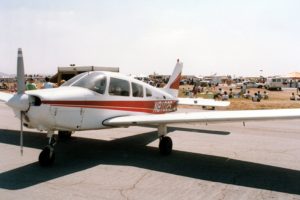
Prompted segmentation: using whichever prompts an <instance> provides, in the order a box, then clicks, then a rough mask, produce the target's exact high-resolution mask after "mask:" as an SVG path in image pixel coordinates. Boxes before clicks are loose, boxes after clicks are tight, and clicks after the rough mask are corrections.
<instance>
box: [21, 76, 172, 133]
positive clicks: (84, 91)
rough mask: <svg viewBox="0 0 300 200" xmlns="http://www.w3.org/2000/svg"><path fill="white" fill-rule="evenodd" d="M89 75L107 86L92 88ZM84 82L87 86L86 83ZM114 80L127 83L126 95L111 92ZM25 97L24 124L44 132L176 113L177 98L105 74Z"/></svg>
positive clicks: (86, 77) (146, 85)
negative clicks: (132, 117)
mask: <svg viewBox="0 0 300 200" xmlns="http://www.w3.org/2000/svg"><path fill="white" fill-rule="evenodd" d="M93 73H98V75H97V74H93ZM92 75H93V76H95V77H97V76H98V77H100V76H101V77H102V80H103V79H105V81H106V83H105V85H103V84H102V86H103V88H102V90H101V93H99V92H97V90H96V89H94V87H93V86H91V83H92V85H93V80H91V78H92ZM88 76H91V78H88ZM103 77H104V78H103ZM84 79H86V81H88V82H89V83H88V84H87V83H85V82H84V81H85V80H84ZM112 79H114V80H112ZM115 80H122V81H126V82H122V84H124V83H125V85H127V82H128V90H129V91H128V93H125V95H124V94H123V95H120V94H119V93H113V91H112V90H113V86H114V85H113V86H112V84H113V81H115ZM80 81H81V82H83V83H81V82H80ZM71 82H72V81H71ZM96 82H97V80H96V79H95V83H96ZM115 82H116V81H115ZM67 83H68V82H67ZM76 84H79V86H76ZM80 84H82V85H83V86H84V87H83V86H80ZM136 85H138V87H139V88H140V94H139V96H137V95H136V94H137V93H134V92H135V91H136V90H137V89H135V88H136ZM85 86H86V87H87V88H85ZM122 87H123V86H122ZM91 88H92V89H91ZM95 88H97V87H95ZM93 90H94V91H93ZM26 94H28V95H29V96H30V99H31V104H30V107H29V109H28V111H27V112H26V115H25V117H24V124H25V125H26V126H27V127H29V128H36V129H38V130H47V131H48V130H52V131H54V130H69V131H78V130H89V129H101V128H107V126H105V125H103V122H104V121H105V120H107V119H111V118H114V117H119V116H128V115H139V114H143V115H144V114H145V113H149V114H162V113H167V112H173V111H176V108H177V99H176V98H174V97H173V96H172V95H170V94H168V93H167V92H165V91H163V89H159V88H154V87H152V86H150V85H148V84H146V83H143V82H141V81H138V80H136V79H133V78H130V77H127V76H124V75H121V74H117V73H108V72H90V73H86V75H83V76H82V77H81V78H79V79H78V80H76V81H74V82H73V83H71V84H70V85H68V86H62V87H59V88H53V89H41V90H34V91H27V92H26ZM150 94H151V95H150ZM16 114H17V115H18V113H16Z"/></svg>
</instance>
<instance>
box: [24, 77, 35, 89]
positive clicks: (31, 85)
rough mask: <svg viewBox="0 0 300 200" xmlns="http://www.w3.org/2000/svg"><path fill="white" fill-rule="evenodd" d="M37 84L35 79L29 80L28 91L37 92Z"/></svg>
mask: <svg viewBox="0 0 300 200" xmlns="http://www.w3.org/2000/svg"><path fill="white" fill-rule="evenodd" d="M36 89H37V87H36V84H35V82H34V79H33V78H29V79H28V81H27V83H26V90H36Z"/></svg>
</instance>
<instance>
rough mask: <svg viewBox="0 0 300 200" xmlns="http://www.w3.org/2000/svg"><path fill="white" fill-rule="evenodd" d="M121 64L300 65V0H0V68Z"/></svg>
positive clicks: (280, 69) (128, 67) (164, 69)
mask: <svg viewBox="0 0 300 200" xmlns="http://www.w3.org/2000/svg"><path fill="white" fill-rule="evenodd" d="M19 47H22V49H23V54H24V62H25V72H26V73H48V74H52V73H55V72H56V71H57V66H66V65H69V64H71V63H75V64H76V65H95V66H117V67H120V70H121V72H123V73H126V74H130V73H131V74H150V73H153V72H156V73H159V74H170V73H171V71H172V69H173V66H174V65H175V62H176V59H177V58H180V59H181V60H182V61H183V63H184V74H195V75H209V74H213V73H217V74H219V75H226V74H231V75H260V70H263V75H275V74H287V73H288V72H292V71H300V55H299V54H300V1H299V0H281V1H279V0H251V1H249V0H245V1H242V0H226V1H225V0H148V1H145V0H144V1H142V0H106V1H104V0H103V1H102V0H65V1H61V0H51V1H49V0H47V1H46V0H0V72H5V73H9V74H12V73H16V58H17V48H19Z"/></svg>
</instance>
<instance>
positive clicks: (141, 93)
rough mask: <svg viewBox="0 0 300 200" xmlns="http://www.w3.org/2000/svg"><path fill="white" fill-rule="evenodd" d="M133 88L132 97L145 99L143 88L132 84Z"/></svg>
mask: <svg viewBox="0 0 300 200" xmlns="http://www.w3.org/2000/svg"><path fill="white" fill-rule="evenodd" d="M131 87H132V96H133V97H143V96H144V89H143V86H142V85H140V84H137V83H131Z"/></svg>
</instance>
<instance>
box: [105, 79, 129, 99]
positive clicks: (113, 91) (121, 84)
mask: <svg viewBox="0 0 300 200" xmlns="http://www.w3.org/2000/svg"><path fill="white" fill-rule="evenodd" d="M108 91H109V95H113V96H129V82H128V81H126V80H123V79H118V78H113V77H111V78H110V83H109V90H108Z"/></svg>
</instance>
